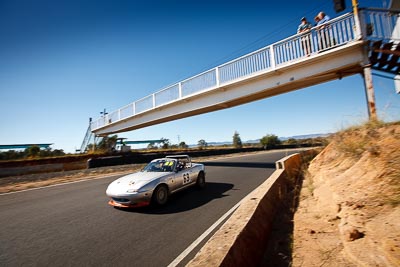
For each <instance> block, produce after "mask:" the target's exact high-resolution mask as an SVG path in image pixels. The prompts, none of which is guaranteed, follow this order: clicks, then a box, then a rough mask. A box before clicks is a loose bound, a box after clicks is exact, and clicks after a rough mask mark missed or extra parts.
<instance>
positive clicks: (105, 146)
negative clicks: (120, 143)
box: [96, 135, 118, 152]
mask: <svg viewBox="0 0 400 267" xmlns="http://www.w3.org/2000/svg"><path fill="white" fill-rule="evenodd" d="M117 138H118V135H113V136H105V137H103V139H101V141H100V143H99V144H98V145H96V150H100V151H106V152H111V151H113V150H114V149H115V145H116V144H117Z"/></svg>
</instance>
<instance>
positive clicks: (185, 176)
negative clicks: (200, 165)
mask: <svg viewBox="0 0 400 267" xmlns="http://www.w3.org/2000/svg"><path fill="white" fill-rule="evenodd" d="M187 183H190V177H189V173H184V174H183V184H187Z"/></svg>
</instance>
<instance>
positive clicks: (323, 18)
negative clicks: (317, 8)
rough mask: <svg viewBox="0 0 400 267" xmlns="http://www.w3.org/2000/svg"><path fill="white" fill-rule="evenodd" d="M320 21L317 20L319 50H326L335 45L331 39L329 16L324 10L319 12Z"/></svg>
mask: <svg viewBox="0 0 400 267" xmlns="http://www.w3.org/2000/svg"><path fill="white" fill-rule="evenodd" d="M317 17H318V19H319V20H318V22H317V29H318V37H319V38H318V40H319V43H318V50H324V49H327V48H329V47H331V46H332V45H333V43H332V41H331V37H330V36H329V24H328V23H327V22H328V21H329V19H330V18H329V16H328V15H326V14H325V13H324V12H322V11H321V12H319V13H318V15H317Z"/></svg>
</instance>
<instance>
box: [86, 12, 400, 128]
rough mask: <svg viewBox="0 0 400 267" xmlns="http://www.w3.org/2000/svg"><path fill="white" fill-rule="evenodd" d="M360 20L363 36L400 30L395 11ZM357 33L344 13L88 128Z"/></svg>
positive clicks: (267, 68)
mask: <svg viewBox="0 0 400 267" xmlns="http://www.w3.org/2000/svg"><path fill="white" fill-rule="evenodd" d="M360 19H361V25H362V26H361V27H362V29H363V36H365V37H364V38H367V37H368V38H380V39H388V38H389V39H390V38H392V36H393V33H394V32H396V31H399V30H400V29H399V28H400V27H399V26H397V27H396V23H397V22H398V21H399V12H398V11H389V10H383V9H380V10H379V9H365V10H361V12H360ZM358 36H359V35H358V33H357V29H356V23H355V19H354V15H353V14H352V13H347V14H344V15H342V16H340V17H338V18H335V19H332V20H330V21H329V22H327V23H326V24H324V26H323V27H314V28H312V29H311V30H310V31H309V32H307V33H303V34H296V35H293V36H291V37H288V38H286V39H284V40H282V41H279V42H277V43H275V44H272V45H269V46H266V47H264V48H261V49H259V50H257V51H254V52H252V53H250V54H247V55H244V56H242V57H239V58H237V59H234V60H232V61H230V62H227V63H225V64H222V65H220V66H218V67H215V68H213V69H211V70H208V71H205V72H203V73H201V74H198V75H196V76H194V77H191V78H189V79H186V80H184V81H181V82H179V83H176V84H173V85H171V86H169V87H167V88H164V89H162V90H161V91H158V92H156V93H154V94H152V95H149V96H146V97H144V98H142V99H140V100H137V101H135V102H133V103H131V104H129V105H127V106H125V107H122V108H120V109H118V110H117V111H114V112H111V113H110V114H107V115H106V116H103V117H100V118H98V119H97V120H94V121H93V122H92V124H91V129H92V131H93V130H96V129H98V128H101V127H104V126H106V125H109V124H112V123H115V122H118V121H120V120H123V119H127V118H130V117H132V116H135V115H137V114H140V113H143V112H146V111H149V110H151V109H154V108H156V107H160V106H163V105H166V104H169V103H172V102H175V101H179V100H181V99H184V98H187V97H191V96H193V95H195V94H199V93H202V92H205V91H209V90H213V89H216V88H218V87H220V86H223V85H226V84H229V83H234V82H236V81H238V80H242V79H246V78H248V77H249V76H253V75H257V74H260V73H263V72H267V71H270V70H274V69H275V68H278V67H280V66H283V65H286V64H292V63H294V62H296V61H299V60H303V59H306V58H308V57H310V56H313V55H316V54H318V53H321V52H324V51H325V50H328V49H332V48H335V47H340V46H344V45H346V44H348V43H351V42H354V41H357V40H358V39H359V37H358ZM397 36H400V33H397Z"/></svg>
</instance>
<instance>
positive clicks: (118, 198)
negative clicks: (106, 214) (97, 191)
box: [107, 191, 153, 208]
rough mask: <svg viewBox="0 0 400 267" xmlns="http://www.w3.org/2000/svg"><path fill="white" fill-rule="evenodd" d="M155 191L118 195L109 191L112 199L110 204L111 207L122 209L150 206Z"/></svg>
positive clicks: (108, 193) (108, 194)
mask: <svg viewBox="0 0 400 267" xmlns="http://www.w3.org/2000/svg"><path fill="white" fill-rule="evenodd" d="M152 192H153V191H146V192H136V193H124V194H117V193H113V192H108V191H107V196H109V197H110V198H111V199H110V201H109V202H108V204H110V205H111V206H114V207H120V208H132V207H141V206H146V205H149V204H150V201H151V196H152Z"/></svg>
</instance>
